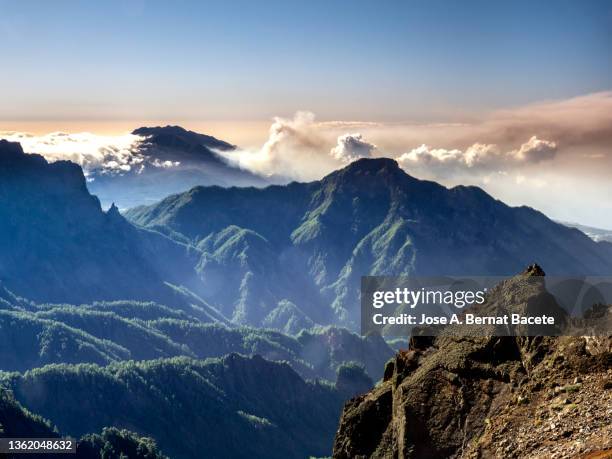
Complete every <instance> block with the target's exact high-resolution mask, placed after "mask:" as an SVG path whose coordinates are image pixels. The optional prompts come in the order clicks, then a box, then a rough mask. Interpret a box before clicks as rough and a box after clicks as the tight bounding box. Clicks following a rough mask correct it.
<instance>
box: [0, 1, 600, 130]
mask: <svg viewBox="0 0 612 459" xmlns="http://www.w3.org/2000/svg"><path fill="white" fill-rule="evenodd" d="M0 10H1V11H2V14H1V15H0V54H1V55H2V59H3V61H4V62H5V63H8V64H9V65H7V66H3V67H4V69H3V71H2V72H1V73H0V88H1V89H0V91H2V98H3V104H2V105H3V107H2V108H0V120H2V121H13V120H50V119H81V120H83V119H91V120H96V119H115V120H118V119H160V118H164V117H169V118H180V119H193V120H197V119H210V120H212V119H221V120H225V119H228V120H231V119H241V120H244V119H269V118H270V117H271V116H274V115H290V114H292V113H293V112H295V111H296V110H298V109H308V110H311V111H313V112H315V113H317V115H318V116H319V117H320V118H322V119H360V120H363V119H374V120H384V121H405V120H423V121H430V120H441V119H444V120H448V119H457V118H461V117H463V116H466V115H470V114H473V113H480V112H482V111H486V110H492V109H497V108H500V107H507V106H517V105H522V104H525V103H529V102H532V101H539V100H546V99H559V98H567V97H571V96H576V95H581V94H586V93H592V92H597V91H602V90H606V89H610V88H611V87H612V2H608V1H585V2H579V1H529V2H517V1H512V2H505V3H502V2H491V1H462V2H454V1H445V2H441V1H431V0H430V1H381V2H372V1H368V2H362V1H350V2H348V1H347V2H339V1H309V2H292V1H284V2H278V1H264V2H253V1H244V2H242V1H234V2H185V1H184V2H181V1H176V2H174V1H173V2H168V1H159V2H157V1H105V2H72V1H58V2H49V1H40V2H34V1H7V0H0ZM6 69H8V71H6Z"/></svg>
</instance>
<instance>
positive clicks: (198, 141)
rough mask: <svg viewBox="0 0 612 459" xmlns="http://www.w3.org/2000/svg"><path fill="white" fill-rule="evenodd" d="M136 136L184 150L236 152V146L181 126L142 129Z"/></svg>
mask: <svg viewBox="0 0 612 459" xmlns="http://www.w3.org/2000/svg"><path fill="white" fill-rule="evenodd" d="M132 134H134V135H140V136H143V137H148V138H149V139H148V140H149V142H151V143H153V144H156V145H159V146H166V147H174V148H177V147H178V148H182V149H186V148H189V147H197V146H200V147H205V148H209V149H214V150H222V151H228V150H235V149H236V146H235V145H232V144H230V143H227V142H224V141H223V140H219V139H217V138H215V137H213V136H210V135H205V134H199V133H197V132H194V131H188V130H186V129H184V128H182V127H180V126H170V125H168V126H164V127H161V126H156V127H140V128H138V129H134V131H132Z"/></svg>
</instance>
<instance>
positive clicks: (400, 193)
mask: <svg viewBox="0 0 612 459" xmlns="http://www.w3.org/2000/svg"><path fill="white" fill-rule="evenodd" d="M125 216H126V217H127V218H128V219H129V220H130V221H132V222H133V223H135V224H136V225H138V226H139V227H141V228H146V229H149V230H153V231H158V232H160V233H163V234H165V235H167V236H168V237H170V238H174V239H176V240H177V241H182V242H183V243H185V244H189V245H192V246H195V247H197V248H198V250H200V253H201V254H202V255H201V258H200V260H199V261H198V263H197V266H196V271H197V273H198V276H199V277H200V280H201V282H202V288H201V289H198V290H197V293H198V294H200V295H201V296H202V297H203V298H204V299H205V300H206V301H208V302H209V303H210V304H212V305H214V306H215V307H216V308H218V309H219V310H220V311H221V312H222V313H223V314H224V315H225V316H227V317H228V318H231V319H232V320H233V321H235V322H238V323H247V324H254V325H263V324H266V325H271V326H279V324H291V323H297V324H299V326H303V325H304V324H309V323H312V322H314V323H338V324H342V325H345V326H348V327H351V328H356V327H357V324H358V317H359V311H358V305H359V298H358V291H359V282H360V278H361V276H363V275H365V274H369V275H416V276H433V275H462V276H468V275H475V276H478V275H499V276H504V275H511V274H512V273H515V272H517V271H520V270H521V269H522V266H526V265H528V264H530V263H531V262H532V261H534V260H538V261H539V262H540V263H541V264H542V265H543V266H545V267H546V269H547V271H548V272H549V273H550V274H553V275H572V274H584V275H587V274H588V275H598V274H599V275H606V274H609V273H610V272H612V244H610V243H608V242H603V241H602V242H595V241H593V240H591V239H590V238H589V237H587V236H586V235H585V234H584V233H582V232H580V231H578V230H576V229H571V228H568V227H566V226H563V225H561V224H558V223H555V222H554V221H552V220H550V219H549V218H547V217H546V216H545V215H544V214H542V213H540V212H538V211H536V210H534V209H531V208H529V207H510V206H508V205H506V204H504V203H503V202H501V201H499V200H496V199H494V198H493V197H491V196H490V195H488V194H487V193H485V192H484V191H483V190H482V189H480V188H477V187H466V186H458V187H454V188H450V189H448V188H445V187H443V186H441V185H439V184H437V183H434V182H429V181H423V180H419V179H416V178H414V177H412V176H410V175H408V174H407V173H405V172H404V171H403V170H402V169H400V167H399V166H398V164H397V163H396V162H395V161H394V160H391V159H384V158H381V159H361V160H358V161H356V162H354V163H352V164H350V165H348V166H346V167H345V168H344V169H341V170H338V171H336V172H333V173H331V174H330V175H328V176H326V177H324V178H323V179H322V180H320V181H315V182H310V183H291V184H288V185H286V186H269V187H266V188H263V189H257V188H229V189H226V188H221V187H195V188H193V189H191V190H189V191H187V192H185V193H180V194H176V195H173V196H169V197H167V198H165V199H164V200H162V201H161V202H159V203H157V204H154V205H151V206H141V207H137V208H134V209H131V210H129V211H128V212H126V213H125ZM279 318H280V320H279Z"/></svg>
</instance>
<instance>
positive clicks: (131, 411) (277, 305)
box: [0, 127, 612, 458]
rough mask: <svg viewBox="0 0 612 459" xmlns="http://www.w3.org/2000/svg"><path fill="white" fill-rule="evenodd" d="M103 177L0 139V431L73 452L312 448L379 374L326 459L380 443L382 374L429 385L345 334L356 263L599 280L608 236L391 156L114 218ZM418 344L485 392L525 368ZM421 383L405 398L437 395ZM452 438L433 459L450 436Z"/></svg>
mask: <svg viewBox="0 0 612 459" xmlns="http://www.w3.org/2000/svg"><path fill="white" fill-rule="evenodd" d="M138 135H142V136H145V137H146V138H147V139H149V140H148V142H149V143H150V145H151V146H150V147H145V146H143V147H142V148H152V149H153V150H152V152H151V158H152V159H151V161H155V160H156V161H170V162H181V161H185V158H187V157H188V156H189V155H192V156H193V157H196V158H198V159H197V161H201V162H202V163H210V164H215V165H216V166H215V167H217V166H218V167H225V166H227V164H225V163H223V161H222V159H220V158H219V157H218V155H216V154H215V151H219V150H223V149H231V148H232V146H231V145H230V144H226V143H224V142H222V141H219V140H217V139H214V138H210V137H207V136H201V135H200V134H196V133H192V132H188V131H184V130H182V129H180V128H174V127H170V128H150V129H149V128H146V129H144V130H138ZM194 139H195V140H194ZM202 145H204V146H202ZM143 151H144V150H143ZM164 155H166V156H164ZM176 155H179V156H180V159H179V157H178V156H176ZM219 161H221V163H220V162H219ZM223 164H225V166H223ZM228 167H230V166H228ZM234 172H235V173H236V174H242V173H243V171H242V172H240V171H234ZM234 172H232V173H234ZM117 180H128V179H127V178H123V179H117ZM160 180H161V178H160ZM95 182H96V180H95V179H94V181H93V182H91V181H90V182H88V181H87V179H86V177H85V175H84V173H83V171H82V170H81V168H80V167H79V166H77V165H75V164H73V163H70V162H65V161H58V162H54V163H49V162H47V161H46V160H45V159H44V158H43V157H42V156H39V155H36V154H25V153H24V152H23V150H22V149H21V147H20V145H19V144H15V143H10V142H6V141H1V140H0V436H2V435H4V436H24V437H29V436H35V435H45V436H46V435H49V436H52V437H53V436H56V435H58V433H61V434H62V435H72V436H74V437H76V438H80V440H79V451H80V453H79V452H78V453H77V454H81V455H82V457H100V456H101V455H103V452H106V453H107V455H108V456H109V457H119V456H120V455H121V454H123V455H124V456H127V457H150V458H157V457H163V455H164V454H168V455H170V456H171V457H178V458H190V457H199V456H201V454H202V451H203V449H202V448H205V451H206V454H207V456H209V457H228V456H230V457H266V458H268V457H279V458H280V457H283V458H284V457H296V458H297V457H308V456H325V455H328V454H329V453H330V451H331V446H332V443H333V438H334V434H335V433H336V430H337V429H336V427H337V421H338V418H339V416H340V413H341V411H342V406H343V404H344V402H345V401H346V400H347V399H349V398H351V397H353V396H355V395H357V394H364V393H366V392H367V391H368V390H370V389H372V387H373V386H374V383H375V382H376V381H377V380H379V379H381V378H382V382H381V384H378V385H376V386H375V387H374V389H373V392H372V394H373V395H371V396H368V397H371V398H373V399H375V400H376V402H375V403H374V406H375V409H376V410H378V411H376V413H378V414H377V416H378V415H380V416H379V417H380V419H382V420H384V422H383V421H380V423H379V424H380V425H376V429H374V430H371V429H369V430H368V429H365V430H364V431H363V432H364V433H361V430H359V429H360V428H361V426H360V425H359V418H360V416H361V415H362V414H363V415H364V417H363V420H365V421H367V419H368V416H369V412H366V411H367V409H370V407H371V405H367V404H366V405H367V406H365V405H363V403H362V402H363V400H364V399H363V398H358V399H356V400H357V401H353V402H351V404H349V405H348V406H347V408H346V409H345V415H344V417H343V419H342V423H341V429H340V431H339V434H338V435H337V437H336V455H338V456H339V457H344V456H343V455H344V454H345V453H346V454H348V455H351V454H353V453H355V454H357V453H360V451H369V452H370V453H371V452H372V451H375V450H376V449H377V448H379V447H380V448H382V449H381V451H382V450H383V449H385V448H391V449H392V448H394V447H395V446H394V445H396V443H397V442H401V441H403V440H401V439H400V437H398V436H394V435H395V431H393V432H391V430H393V429H391V430H389V432H390V433H389V434H385V432H387V430H388V429H389V426H390V425H393V426H395V425H400V424H401V422H399V423H395V422H391V421H389V422H387V420H388V418H389V413H388V410H387V409H388V405H389V404H391V406H394V405H392V404H393V403H396V404H397V406H400V405H401V406H404V405H402V403H403V399H402V398H401V397H402V395H401V394H400V393H397V397H396V398H397V400H395V399H393V397H391V399H390V396H389V394H388V393H387V392H385V391H387V390H388V389H389V386H390V385H391V384H392V383H391V382H389V381H390V377H393V381H397V382H398V383H401V381H403V380H404V379H406V378H408V379H406V381H408V382H406V387H408V386H410V387H413V386H412V385H414V387H420V386H419V384H420V381H421V380H420V379H419V377H417V376H414V377H413V376H409V375H407V374H404V372H403V370H402V371H400V365H403V364H404V363H405V362H404V360H405V357H406V356H405V355H404V354H403V353H400V354H399V356H398V357H396V358H395V360H394V361H393V363H392V366H391V367H389V366H388V365H387V366H385V362H387V360H388V359H389V358H390V357H392V355H393V350H392V348H391V345H393V346H397V345H402V344H400V343H399V342H398V343H386V342H385V341H384V340H383V339H382V338H380V337H379V336H377V335H369V336H365V337H360V336H358V335H356V334H355V333H354V331H355V330H356V329H357V325H358V323H359V281H360V277H361V276H362V275H366V274H367V275H417V276H418V275H443V274H449V275H453V274H456V275H463V276H465V275H470V274H471V275H502V276H503V275H508V274H513V273H515V272H518V271H520V270H521V269H522V268H523V267H524V266H525V265H527V264H530V263H531V262H532V261H533V260H537V261H538V262H539V263H541V264H542V265H543V266H544V267H545V269H546V271H547V272H548V273H549V274H553V275H554V274H564V275H571V274H583V275H598V274H602V275H606V274H607V275H609V274H610V272H611V271H612V244H610V243H608V242H605V241H601V242H596V241H594V240H592V239H590V238H589V237H588V236H586V235H585V234H584V233H582V232H581V231H579V230H577V229H572V228H568V227H566V226H564V225H561V224H558V223H555V222H553V221H552V220H550V219H548V218H547V217H546V216H545V215H543V214H541V213H540V212H538V211H536V210H534V209H530V208H527V207H510V206H507V205H506V204H504V203H502V202H501V201H498V200H496V199H494V198H493V197H491V196H489V195H488V194H486V193H485V192H484V191H483V190H481V189H479V188H476V187H463V186H459V187H455V188H450V189H449V188H445V187H443V186H441V185H439V184H437V183H434V182H429V181H423V180H419V179H417V178H415V177H412V176H410V175H409V174H407V173H406V172H405V171H403V170H402V169H401V168H400V167H399V166H398V164H397V163H396V162H395V161H393V160H390V159H384V158H379V159H363V160H359V161H356V162H354V163H351V164H349V165H348V166H346V167H344V168H343V169H341V170H338V171H335V172H333V173H331V174H329V175H328V176H326V177H324V178H323V179H321V180H318V181H313V182H309V183H290V184H287V185H274V186H266V187H261V188H260V187H256V186H249V187H230V188H223V187H221V186H196V187H193V188H191V189H189V190H187V191H184V192H180V193H178V194H173V195H170V196H167V197H165V198H164V199H162V200H160V201H159V202H157V203H155V204H153V205H149V206H140V207H136V208H133V209H131V210H128V211H126V212H124V213H123V214H122V213H121V212H120V211H119V209H118V208H117V207H116V206H115V205H111V207H110V208H109V210H107V211H104V210H103V208H102V205H101V203H100V200H99V199H98V198H97V197H96V196H94V195H92V194H91V191H92V190H93V189H94V185H93V184H94V183H95ZM126 183H128V182H126ZM175 185H176V186H177V187H178V186H180V187H181V190H183V188H184V186H185V182H182V181H178V182H176V184H175ZM126 186H127V185H126ZM173 186H174V185H173ZM128 188H129V186H128ZM117 189H119V188H117ZM160 189H161V188H160ZM177 191H178V190H177ZM343 327H344V328H343ZM427 342H428V343H429V341H427ZM415 343H416V342H415V341H413V343H412V348H414V350H415V352H417V351H418V349H417V348H418V346H417V344H418V343H416V344H415ZM405 344H406V343H405V342H404V343H403V345H402V346H404V347H405ZM447 344H448V343H447ZM510 344H512V343H510ZM515 344H516V343H515ZM519 344H520V345H521V346H522V344H521V343H519ZM423 346H424V347H423ZM423 346H422V347H423V349H422V351H423V352H422V353H419V355H418V361H419V362H422V363H423V364H424V367H423V368H424V369H423V370H420V371H421V374H424V375H425V376H426V377H427V378H429V376H428V375H429V373H427V372H428V371H429V370H428V369H431V368H433V369H439V368H440V365H442V366H443V367H444V368H447V369H448V371H449V372H450V373H453V372H455V373H456V372H459V373H461V370H462V368H467V367H468V366H470V368H472V367H473V368H477V369H478V368H481V367H482V368H483V369H484V370H486V371H489V370H490V372H489V373H487V375H489V374H490V375H493V376H495V375H497V376H499V377H500V378H501V379H502V381H501V382H500V381H497V380H495V377H497V376H495V377H493V376H491V378H488V379H493V380H495V381H497V382H494V383H493V384H494V385H495V384H497V385H498V386H499V387H502V383H503V384H507V380H509V381H511V380H512V378H513V377H514V376H516V375H521V376H524V375H523V374H522V373H521V372H522V371H524V368H523V369H522V367H521V364H520V363H521V362H525V361H527V360H526V359H528V358H531V357H529V356H530V355H531V354H528V352H527V351H528V350H529V349H527V351H525V352H523V350H524V349H523V347H520V346H519V348H518V350H516V349H515V347H516V346H515V347H510V351H512V352H510V351H508V352H510V354H507V353H504V352H501V351H499V349H498V347H496V346H497V344H495V342H493V341H490V342H483V343H481V342H477V343H471V344H470V343H469V342H467V341H466V342H464V343H463V344H461V343H459V344H457V343H454V344H449V345H448V346H447V347H445V346H446V344H444V343H443V342H442V341H439V342H438V343H437V344H436V346H435V347H437V348H439V349H441V351H436V350H435V349H433V350H432V349H430V347H431V346H429V345H428V346H425V345H423ZM462 346H463V347H462ZM470 346H471V347H470ZM513 346H514V345H513ZM555 346H557V345H556V344H554V345H552V344H551V347H550V349H553V351H554V352H553V351H551V352H553V353H556V352H557V350H558V349H562V346H561V347H560V348H558V347H555ZM425 347H427V349H425ZM466 349H467V351H466V352H467V354H466V355H462V354H461V352H462V350H466ZM491 349H493V351H494V355H491V353H490V352H489V351H490V350H491ZM533 349H534V352H535V351H537V352H535V354H534V355H535V356H536V357H534V358H539V357H537V356H539V355H548V354H547V352H548V350H549V349H540V348H537V346H536V348H533ZM498 351H499V352H501V354H499V355H498V354H495V352H498ZM515 351H516V352H515ZM418 352H420V351H418ZM559 352H561V351H559ZM432 355H433V357H432ZM436 355H437V357H436ZM551 355H552V354H551ZM556 356H557V354H554V355H552V357H551V359H552V360H551V362H553V363H554V361H556V360H555V359H556ZM598 358H599V357H598ZM445 359H446V360H445ZM448 359H451V360H448ZM453 359H455V360H453ZM479 359H480V360H479ZM482 359H485V361H486V362H485V363H484V364H483V362H482ZM489 360H491V362H492V363H491V362H489ZM587 360H588V359H587ZM587 360H585V361H584V362H587ZM410 362H412V361H409V362H408V363H409V364H410V365H412V363H410ZM439 362H441V363H440V365H438V363H439ZM487 362H488V363H487ZM584 362H583V363H581V364H580V365H582V364H584V365H587V364H588V362H590V360H589V361H588V362H587V363H584ZM413 363H414V362H413ZM553 363H551V365H552V364H553ZM481 364H482V365H481ZM453 365H454V366H453ZM487 365H488V366H487ZM547 365H548V364H547ZM410 368H412V367H410ZM540 368H549V367H548V366H545V367H540ZM506 370H507V371H506ZM436 371H437V370H436ZM436 371H434V373H435V376H436V378H437V377H438V376H439V374H438V373H437V372H436ZM572 371H573V370H572ZM491 372H492V373H491ZM504 372H505V373H504ZM396 373H397V375H396ZM468 373H469V372H468ZM444 374H446V373H444ZM474 374H476V375H477V376H478V375H480V373H478V372H476V373H474ZM568 374H569V373H568ZM573 374H574V373H572V375H573ZM390 375H391V376H390ZM394 375H395V376H394ZM500 375H501V376H500ZM442 376H444V375H442ZM449 377H451V379H452V375H450V376H449ZM459 377H460V378H463V377H466V375H465V374H463V373H461V374H460V375H459ZM478 377H479V376H478ZM598 377H599V376H598ZM432 378H433V377H432ZM485 379H487V378H485ZM498 379H499V378H498ZM427 381H429V382H428V383H427V384H426V385H425V386H423V388H422V390H421V392H419V391H418V390H416V391H415V392H414V393H415V394H417V395H415V397H417V396H419V397H420V396H421V395H422V394H425V395H428V394H434V392H435V390H436V388H437V387H440V388H441V390H444V391H446V390H447V389H449V387H447V386H445V385H444V384H446V383H444V384H442V383H440V381H443V378H442V377H441V379H439V380H438V379H435V378H434V379H431V378H430V379H427ZM449 381H450V380H449ZM451 383H452V381H451ZM393 384H394V383H393ZM470 384H471V383H470ZM481 384H485V383H484V382H482V381H480V380H478V381H475V382H474V387H472V386H470V385H467V386H466V387H468V386H469V388H470V390H472V389H473V391H474V393H476V392H477V389H478V388H480V387H481ZM453 387H454V386H453ZM496 387H497V386H496ZM503 388H506V389H507V386H503ZM389 390H390V389H389ZM449 390H450V389H449ZM453 390H454V389H453ZM478 390H479V389H478ZM504 390H505V389H504ZM383 392H385V394H386V395H385V394H382V393H383ZM451 392H452V391H451ZM444 393H445V394H446V393H447V392H444ZM449 393H450V392H449ZM452 393H455V392H452ZM418 394H421V395H418ZM379 395H381V398H379ZM442 395H443V394H442ZM477 395H478V397H480V392H478V393H477ZM362 397H363V396H362ZM394 397H395V396H394ZM432 400H434V399H433V398H432ZM444 400H446V399H444ZM444 400H443V401H444ZM453 400H455V399H453ZM466 400H468V402H470V403H471V400H472V399H471V398H469V397H468V398H467V399H466ZM474 400H476V399H474ZM500 400H503V401H506V399H505V398H500ZM410 403H412V402H410ZM415 403H416V402H415ZM427 403H429V402H427ZM432 403H433V402H432ZM478 403H480V398H478ZM406 406H408V405H406ZM410 406H412V405H410ZM414 406H417V405H414ZM419 406H420V405H419ZM427 406H429V407H433V406H434V405H427ZM440 406H442V405H440ZM364 407H365V408H367V409H365V408H364ZM444 407H445V408H444V409H445V410H446V409H447V408H448V407H447V406H446V405H444ZM417 408H418V407H417ZM415 409H416V408H415ZM419 409H420V408H419ZM423 409H424V408H423ZM431 409H433V408H431ZM364 410H365V411H364ZM448 410H450V408H448ZM448 410H447V411H445V412H444V413H446V414H448V413H449V412H450V411H448ZM393 411H394V412H395V411H397V410H393ZM32 413H34V414H32ZM444 413H442V414H444ZM474 413H480V412H479V411H475V412H474ZM451 417H452V416H451ZM355 419H357V421H355ZM435 419H438V420H440V422H442V423H448V422H450V421H448V419H450V418H448V419H447V418H444V416H443V415H440V417H438V418H435ZM453 419H454V418H453ZM434 427H435V426H434ZM379 431H380V432H379ZM428 432H429V433H427V432H426V433H427V434H428V435H429V434H431V435H434V434H435V435H437V433H438V432H437V431H436V430H435V429H433V428H432V430H431V431H428ZM469 432H470V435H471V433H472V432H475V433H478V432H476V430H470V431H469ZM379 433H380V434H381V435H383V434H384V435H386V436H384V438H382V437H379V436H378V434H379ZM417 434H418V432H417ZM372 436H375V437H376V438H374V437H372ZM148 437H152V438H154V439H155V441H157V442H158V444H159V449H158V447H157V446H156V444H155V442H154V441H153V440H151V439H150V438H148ZM381 438H382V439H381ZM402 438H403V437H402ZM411 438H412V437H411ZM355 439H357V440H355ZM362 440H363V441H364V442H365V443H364V444H363V445H361V444H357V446H355V445H356V443H355V441H357V442H359V441H362ZM366 440H367V441H366ZM370 440H371V441H370ZM447 440H448V441H447ZM444 441H445V442H446V443H444V444H441V443H440V444H436V445H434V446H435V448H438V447H440V448H441V449H435V451H442V452H443V453H445V452H449V451H456V450H457V448H459V444H460V442H461V438H459V437H457V436H456V435H450V436H448V438H446V437H445V438H444ZM440 445H441V446H440ZM404 446H406V445H404ZM404 446H402V447H404ZM406 447H408V446H406ZM427 447H429V446H427ZM385 450H386V449H385ZM160 451H161V452H160ZM432 451H433V450H432ZM487 451H488V450H487ZM370 453H368V454H370ZM113 455H114V456H113Z"/></svg>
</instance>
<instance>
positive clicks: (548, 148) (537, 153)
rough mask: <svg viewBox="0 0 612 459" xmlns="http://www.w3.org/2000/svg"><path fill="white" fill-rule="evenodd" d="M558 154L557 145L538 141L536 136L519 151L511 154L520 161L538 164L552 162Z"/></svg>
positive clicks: (546, 141) (548, 141)
mask: <svg viewBox="0 0 612 459" xmlns="http://www.w3.org/2000/svg"><path fill="white" fill-rule="evenodd" d="M556 154H557V144H556V143H555V142H552V141H550V140H542V139H538V138H537V137H536V136H535V135H534V136H532V137H531V138H530V139H529V140H528V141H527V142H525V143H524V144H523V145H521V147H520V148H519V149H518V150H515V151H513V152H511V155H512V156H514V157H515V158H516V159H517V160H519V161H525V162H530V163H532V162H533V163H537V162H540V161H547V160H551V159H553V158H554V157H555V155H556Z"/></svg>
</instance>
